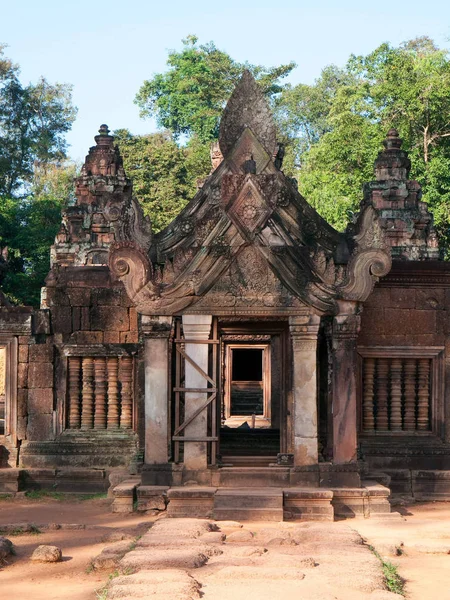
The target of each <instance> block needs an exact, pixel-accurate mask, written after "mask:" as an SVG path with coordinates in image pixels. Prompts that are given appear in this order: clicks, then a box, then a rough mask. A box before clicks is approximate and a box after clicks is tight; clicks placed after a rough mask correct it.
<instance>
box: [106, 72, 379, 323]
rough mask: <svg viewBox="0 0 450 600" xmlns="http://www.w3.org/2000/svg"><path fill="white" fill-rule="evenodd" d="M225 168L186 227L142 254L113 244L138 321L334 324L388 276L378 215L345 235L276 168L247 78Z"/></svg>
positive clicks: (176, 226) (230, 118)
mask: <svg viewBox="0 0 450 600" xmlns="http://www.w3.org/2000/svg"><path fill="white" fill-rule="evenodd" d="M219 142H220V148H221V151H222V153H223V160H222V161H221V162H220V164H219V165H218V166H217V168H216V169H215V170H214V171H213V172H212V173H211V175H210V176H209V178H208V179H207V180H206V181H205V183H204V185H203V187H202V188H201V189H200V190H199V192H198V193H197V195H196V196H195V198H194V199H193V200H192V201H191V202H190V203H189V204H188V205H187V206H186V207H185V208H184V210H183V211H182V212H181V213H180V214H179V215H178V217H177V218H176V219H175V220H174V221H173V222H172V223H171V224H170V225H169V226H168V227H167V228H166V229H165V230H164V231H162V232H160V233H158V234H157V235H155V236H154V237H153V239H152V243H151V245H150V249H149V251H147V250H146V249H145V250H144V249H142V245H138V244H133V243H132V242H130V241H127V243H126V244H125V245H124V244H121V243H118V244H115V245H114V246H113V248H112V249H111V251H110V267H111V270H112V272H113V273H114V274H115V275H116V276H117V277H118V278H119V279H121V280H122V281H123V282H124V284H125V287H126V289H127V292H128V295H129V296H130V298H131V299H132V301H133V302H134V303H135V305H136V307H137V309H138V311H139V312H141V313H143V314H148V315H170V314H175V313H179V312H199V311H200V312H205V311H207V312H208V313H209V314H211V313H212V314H225V315H226V314H238V313H242V314H249V315H251V314H254V315H256V314H260V315H262V316H264V315H265V314H267V315H275V316H276V315H277V314H279V315H282V314H296V313H297V312H298V311H303V312H304V311H305V307H308V310H313V311H315V312H316V313H318V314H335V313H336V312H337V310H338V302H339V301H340V300H342V299H349V300H352V301H354V300H364V299H365V298H366V297H367V295H368V294H369V293H370V291H371V290H372V288H373V285H374V283H375V281H376V280H377V278H378V277H379V276H381V275H384V274H386V273H387V271H388V270H389V268H390V256H389V249H388V248H387V247H386V245H385V243H384V237H383V236H384V234H383V231H382V230H381V229H380V227H379V223H378V217H377V212H376V211H375V210H374V209H373V208H370V210H369V209H366V210H365V211H363V212H362V213H361V215H360V218H359V220H358V222H357V223H356V225H355V227H354V230H353V231H351V232H347V233H345V234H344V233H339V232H337V231H336V230H334V229H333V228H332V227H331V226H330V225H328V223H326V221H325V220H324V219H323V218H322V217H320V215H319V214H318V213H317V212H316V211H315V210H314V209H313V208H312V207H311V206H310V205H309V204H308V203H307V202H306V200H305V199H304V198H303V197H302V196H301V195H300V194H299V192H298V190H297V189H296V188H295V187H294V186H293V185H292V183H291V181H290V180H289V179H288V178H286V177H285V175H284V174H283V172H282V171H280V170H279V168H277V166H276V165H278V166H279V165H280V158H279V157H278V158H276V149H277V144H276V139H275V126H274V123H273V121H272V118H271V115H270V111H269V108H268V105H267V103H266V101H265V99H264V96H263V94H262V93H261V91H260V89H259V87H258V84H257V83H256V82H255V81H254V80H253V78H252V77H251V75H250V74H249V73H246V74H244V76H243V78H242V81H241V83H240V84H239V85H238V86H237V88H236V90H235V92H234V93H233V94H232V96H231V98H230V101H229V103H228V105H227V108H226V109H225V112H224V116H223V119H222V123H221V128H220V140H219Z"/></svg>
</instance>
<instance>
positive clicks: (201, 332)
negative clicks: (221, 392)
mask: <svg viewBox="0 0 450 600" xmlns="http://www.w3.org/2000/svg"><path fill="white" fill-rule="evenodd" d="M211 323H212V316H211V315H183V334H184V338H185V339H186V340H192V341H194V342H196V343H194V344H189V343H186V346H185V352H186V356H188V357H189V358H190V359H191V360H192V362H193V363H195V365H197V367H199V369H201V370H202V371H203V372H205V373H208V350H209V345H208V344H207V343H205V344H202V343H198V342H202V341H205V342H206V341H207V340H208V339H209V334H210V331H211ZM207 383H208V382H207V381H206V379H205V377H204V376H203V375H202V374H201V373H200V372H199V370H198V369H196V368H195V367H194V366H193V364H191V362H189V361H187V360H186V363H185V385H186V388H192V389H197V390H198V389H202V388H206V387H207ZM206 397H207V396H206V393H205V392H198V391H196V392H186V394H185V408H184V411H185V419H188V418H189V417H190V416H191V415H192V414H193V413H195V412H196V411H197V410H198V409H199V408H200V407H201V406H202V405H203V404H204V403H205V400H206ZM184 435H185V436H186V437H187V438H191V439H192V438H205V437H206V436H207V411H206V410H203V411H202V412H201V413H200V414H199V415H197V416H196V417H195V419H194V420H193V421H192V423H190V424H189V425H187V426H186V428H185V430H184ZM207 466H208V456H207V444H206V442H202V441H190V442H185V443H184V467H185V469H186V470H190V471H191V470H192V471H196V470H202V469H206V468H207Z"/></svg>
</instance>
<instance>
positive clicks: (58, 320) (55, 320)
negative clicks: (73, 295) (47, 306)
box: [51, 306, 72, 333]
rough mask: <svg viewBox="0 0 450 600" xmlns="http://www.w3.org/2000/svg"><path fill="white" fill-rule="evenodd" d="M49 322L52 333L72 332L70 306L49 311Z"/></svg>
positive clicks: (57, 307) (56, 307)
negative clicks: (50, 321) (50, 322)
mask: <svg viewBox="0 0 450 600" xmlns="http://www.w3.org/2000/svg"><path fill="white" fill-rule="evenodd" d="M51 320H52V330H53V332H54V333H71V332H72V311H71V308H70V306H55V307H54V308H53V309H52V311H51Z"/></svg>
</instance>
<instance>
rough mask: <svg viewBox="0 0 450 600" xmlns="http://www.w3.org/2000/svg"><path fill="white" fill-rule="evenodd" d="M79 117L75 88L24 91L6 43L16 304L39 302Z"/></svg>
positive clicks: (3, 221) (6, 275)
mask: <svg viewBox="0 0 450 600" xmlns="http://www.w3.org/2000/svg"><path fill="white" fill-rule="evenodd" d="M75 115H76V109H75V108H74V107H73V105H72V99H71V87H70V86H68V85H65V84H59V83H57V84H50V83H49V82H48V81H46V80H45V79H44V78H41V79H39V81H38V82H37V83H36V84H29V85H27V86H24V85H22V83H21V82H20V80H19V68H18V66H17V65H14V64H13V63H12V61H11V60H9V59H8V58H6V57H5V55H4V46H2V45H0V252H1V257H2V259H0V285H1V286H2V289H3V291H4V292H5V293H6V295H7V296H8V297H9V299H10V300H12V301H13V302H17V303H24V304H34V305H38V304H39V289H40V287H41V286H42V285H43V284H44V278H45V276H46V275H47V273H48V270H49V248H50V245H51V243H52V242H53V239H54V236H55V233H56V232H57V230H58V227H59V223H60V221H61V208H62V207H63V206H64V205H65V204H66V203H67V202H68V201H69V199H70V196H71V191H70V190H71V185H72V179H73V175H74V174H75V170H76V167H75V166H74V165H66V164H65V163H64V162H63V161H64V158H65V153H66V141H65V134H66V133H67V131H69V129H70V128H71V126H72V123H73V121H74V119H75Z"/></svg>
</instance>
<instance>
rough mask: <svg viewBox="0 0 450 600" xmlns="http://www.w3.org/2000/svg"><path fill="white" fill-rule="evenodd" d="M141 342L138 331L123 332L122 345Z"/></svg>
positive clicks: (121, 333)
mask: <svg viewBox="0 0 450 600" xmlns="http://www.w3.org/2000/svg"><path fill="white" fill-rule="evenodd" d="M138 342H139V333H138V332H137V331H121V332H120V343H121V344H137V343H138Z"/></svg>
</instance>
